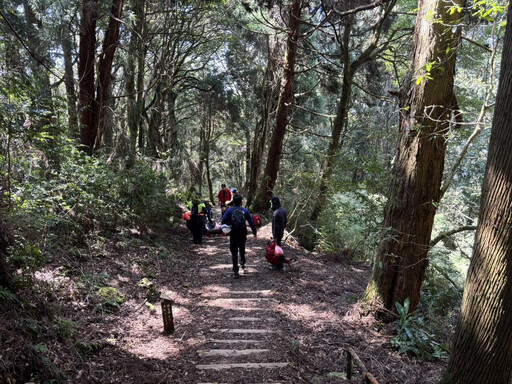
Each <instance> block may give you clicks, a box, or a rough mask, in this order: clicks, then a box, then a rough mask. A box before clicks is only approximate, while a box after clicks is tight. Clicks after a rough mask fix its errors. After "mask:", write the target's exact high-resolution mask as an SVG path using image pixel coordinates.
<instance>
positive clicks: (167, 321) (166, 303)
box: [160, 293, 174, 333]
mask: <svg viewBox="0 0 512 384" xmlns="http://www.w3.org/2000/svg"><path fill="white" fill-rule="evenodd" d="M160 299H161V303H162V318H163V319H164V332H165V333H173V332H174V319H173V317H172V299H171V296H170V295H169V294H166V293H162V294H161V295H160Z"/></svg>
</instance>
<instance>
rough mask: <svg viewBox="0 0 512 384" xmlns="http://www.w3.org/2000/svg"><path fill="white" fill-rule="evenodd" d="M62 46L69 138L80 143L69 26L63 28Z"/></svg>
mask: <svg viewBox="0 0 512 384" xmlns="http://www.w3.org/2000/svg"><path fill="white" fill-rule="evenodd" d="M61 45H62V52H63V54H64V83H65V85H66V97H67V107H68V129H69V137H70V138H71V139H72V140H76V141H78V140H79V139H80V130H79V129H78V111H77V102H78V98H77V95H76V91H75V76H74V74H73V55H72V53H71V38H70V32H69V29H68V27H67V26H63V27H62V31H61Z"/></svg>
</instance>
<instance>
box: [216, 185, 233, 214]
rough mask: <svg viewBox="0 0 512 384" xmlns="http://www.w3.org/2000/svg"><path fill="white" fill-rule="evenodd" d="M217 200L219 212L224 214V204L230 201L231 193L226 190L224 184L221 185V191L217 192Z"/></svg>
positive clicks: (225, 207)
mask: <svg viewBox="0 0 512 384" xmlns="http://www.w3.org/2000/svg"><path fill="white" fill-rule="evenodd" d="M217 198H218V200H219V205H220V210H221V212H222V214H224V212H225V211H226V209H228V207H227V206H226V203H227V202H228V201H230V200H231V191H230V190H229V189H227V188H226V184H222V185H221V190H220V191H219V194H218V195H217Z"/></svg>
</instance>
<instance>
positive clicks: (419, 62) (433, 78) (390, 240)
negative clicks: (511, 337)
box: [366, 0, 464, 311]
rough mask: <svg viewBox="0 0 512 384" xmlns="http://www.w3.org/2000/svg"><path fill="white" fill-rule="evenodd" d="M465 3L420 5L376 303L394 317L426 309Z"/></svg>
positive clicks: (372, 289)
mask: <svg viewBox="0 0 512 384" xmlns="http://www.w3.org/2000/svg"><path fill="white" fill-rule="evenodd" d="M463 3H464V1H463V0H456V1H454V2H452V1H449V2H448V1H445V0H435V1H429V0H419V1H418V14H417V19H416V27H415V30H414V44H413V46H414V47H413V58H412V64H411V70H410V72H409V76H408V79H407V80H406V81H405V83H404V86H403V88H402V89H401V92H400V107H401V116H400V135H401V138H400V142H399V146H398V154H397V157H396V161H395V165H394V170H393V176H392V181H391V187H390V195H389V198H388V203H387V206H386V209H385V213H384V215H385V216H384V221H383V234H382V237H381V241H380V244H379V247H378V251H377V260H376V262H375V265H374V269H373V275H372V278H371V280H370V282H369V284H368V287H367V290H366V297H367V299H369V300H377V301H380V302H381V303H382V304H383V305H384V307H385V308H386V309H387V310H392V311H394V310H395V303H396V302H400V303H403V302H404V300H405V299H406V298H408V297H409V299H410V302H411V306H410V308H411V310H414V309H415V308H416V306H417V305H418V303H419V298H420V289H421V284H422V282H423V278H424V275H425V270H426V267H427V265H428V259H427V252H428V250H429V243H430V236H431V232H432V226H433V222H434V215H435V212H436V207H437V204H438V202H439V198H440V186H441V178H442V175H443V168H444V157H445V151H446V137H445V134H446V132H447V129H448V127H449V122H450V117H451V115H452V111H453V109H454V108H456V104H457V103H456V100H455V96H454V94H453V83H454V72H455V61H456V53H457V45H458V42H459V38H460V33H461V31H460V17H461V11H462V5H463Z"/></svg>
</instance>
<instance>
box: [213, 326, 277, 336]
mask: <svg viewBox="0 0 512 384" xmlns="http://www.w3.org/2000/svg"><path fill="white" fill-rule="evenodd" d="M210 332H221V333H257V334H260V335H264V334H270V333H276V332H277V331H270V330H268V329H227V328H212V329H210Z"/></svg>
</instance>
